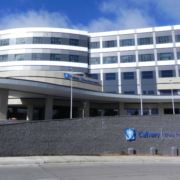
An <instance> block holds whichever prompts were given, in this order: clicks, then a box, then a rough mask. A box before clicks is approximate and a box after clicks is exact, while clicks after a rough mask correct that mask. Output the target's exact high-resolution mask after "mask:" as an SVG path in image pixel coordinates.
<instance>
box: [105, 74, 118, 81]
mask: <svg viewBox="0 0 180 180" xmlns="http://www.w3.org/2000/svg"><path fill="white" fill-rule="evenodd" d="M105 77H106V80H116V74H115V73H106V74H105Z"/></svg>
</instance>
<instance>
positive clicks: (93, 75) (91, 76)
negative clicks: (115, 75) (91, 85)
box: [88, 74, 98, 79]
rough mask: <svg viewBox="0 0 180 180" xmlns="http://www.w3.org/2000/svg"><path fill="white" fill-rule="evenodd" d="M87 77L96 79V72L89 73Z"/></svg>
mask: <svg viewBox="0 0 180 180" xmlns="http://www.w3.org/2000/svg"><path fill="white" fill-rule="evenodd" d="M88 77H89V78H92V79H98V74H89V75H88Z"/></svg>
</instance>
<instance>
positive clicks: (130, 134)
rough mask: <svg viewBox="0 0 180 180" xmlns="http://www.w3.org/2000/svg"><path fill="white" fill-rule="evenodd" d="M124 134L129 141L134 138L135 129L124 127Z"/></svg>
mask: <svg viewBox="0 0 180 180" xmlns="http://www.w3.org/2000/svg"><path fill="white" fill-rule="evenodd" d="M124 132H125V136H126V140H127V141H131V140H134V139H135V130H134V129H125V130H124Z"/></svg>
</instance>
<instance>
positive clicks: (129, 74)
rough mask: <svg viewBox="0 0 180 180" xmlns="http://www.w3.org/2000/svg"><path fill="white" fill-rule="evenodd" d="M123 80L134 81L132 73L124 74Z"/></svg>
mask: <svg viewBox="0 0 180 180" xmlns="http://www.w3.org/2000/svg"><path fill="white" fill-rule="evenodd" d="M123 78H124V79H134V72H124V73H123Z"/></svg>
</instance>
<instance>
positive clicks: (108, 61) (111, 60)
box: [103, 56, 117, 64]
mask: <svg viewBox="0 0 180 180" xmlns="http://www.w3.org/2000/svg"><path fill="white" fill-rule="evenodd" d="M111 63H117V57H116V56H110V57H103V64H111Z"/></svg>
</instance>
